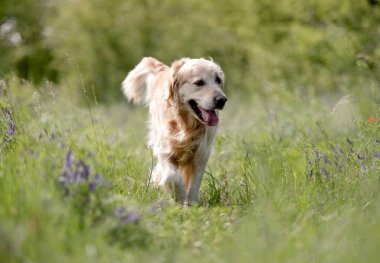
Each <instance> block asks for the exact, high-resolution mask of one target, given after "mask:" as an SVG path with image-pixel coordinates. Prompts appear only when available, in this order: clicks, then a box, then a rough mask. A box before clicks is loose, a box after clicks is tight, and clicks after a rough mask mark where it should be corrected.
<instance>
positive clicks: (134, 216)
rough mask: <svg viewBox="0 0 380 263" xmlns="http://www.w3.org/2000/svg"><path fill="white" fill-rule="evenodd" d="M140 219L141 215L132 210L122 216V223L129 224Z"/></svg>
mask: <svg viewBox="0 0 380 263" xmlns="http://www.w3.org/2000/svg"><path fill="white" fill-rule="evenodd" d="M139 219H140V215H139V214H138V213H137V212H135V211H131V212H129V213H128V214H126V215H125V216H123V217H122V218H121V223H123V224H125V225H127V224H131V223H134V222H137V221H138V220H139Z"/></svg>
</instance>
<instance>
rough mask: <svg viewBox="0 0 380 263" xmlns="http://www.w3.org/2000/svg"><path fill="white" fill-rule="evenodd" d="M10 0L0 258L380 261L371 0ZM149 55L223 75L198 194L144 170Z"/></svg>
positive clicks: (377, 53) (2, 68) (0, 103)
mask: <svg viewBox="0 0 380 263" xmlns="http://www.w3.org/2000/svg"><path fill="white" fill-rule="evenodd" d="M12 1H13V0H9V1H8V0H5V1H4V3H5V4H4V6H5V7H6V8H3V7H4V6H0V18H1V19H0V51H1V52H2V55H3V56H2V62H1V63H0V108H1V112H0V262H4V263H5V262H6V263H8V262H292V263H294V262H378V259H379V258H380V250H379V246H380V220H379V219H380V92H379V91H380V78H379V76H380V70H379V69H380V64H379V61H380V60H379V58H380V46H379V43H380V41H379V39H380V38H379V30H378V27H376V21H378V19H379V17H380V9H379V6H378V2H377V1H368V2H367V1H355V2H354V1H347V2H344V3H341V2H338V1H327V0H326V1H314V0H313V1H309V2H308V3H306V2H304V1H298V0H281V1H278V3H277V4H276V5H271V4H268V2H267V1H264V0H258V1H249V0H242V1H241V2H240V4H239V5H235V4H230V3H228V2H227V1H223V4H217V2H218V1H214V0H212V1H207V2H205V1H171V0H167V1H162V3H161V4H160V5H158V4H157V3H155V2H154V1H137V0H136V1H135V0H130V1H119V0H112V1H109V3H108V2H107V3H106V2H104V1H97V0H96V1H90V0H83V1H77V2H76V1H67V2H65V1H42V0H41V1H26V0H25V1H21V2H20V5H18V6H15V5H13V4H12ZM195 7H196V8H197V9H196V10H197V11H196V12H195V11H194V10H195ZM4 10H5V11H4ZM131 10H133V12H131ZM189 10H192V11H189ZM215 10H216V11H217V12H214V11H215ZM27 11H30V12H27ZM48 11H49V12H48ZM20 14H21V15H20ZM125 14H128V15H125ZM37 18H38V19H37ZM99 18H101V19H99ZM148 18H149V19H148ZM181 18H183V19H181ZM201 18H202V19H201ZM173 20H176V21H178V23H179V24H178V25H175V24H173ZM158 21H160V23H158ZM16 22H17V23H16ZM4 25H5V26H4ZM30 25H34V26H33V27H30ZM176 26H179V27H180V28H181V29H182V30H180V31H179V30H178V28H176ZM31 28H33V30H30V29H31ZM136 28H137V29H136ZM7 30H8V31H7ZM4 32H5V33H4ZM73 32H74V33H73ZM124 32H125V35H123V33H124ZM16 33H17V34H20V39H19V42H17V41H16V40H17V39H18V38H17V37H16V38H15V37H14V36H17V34H16ZM15 34H16V35H15ZM205 35H207V36H208V37H207V38H205V37H204V36H205ZM12 36H13V37H12ZM174 39H175V41H173V40H174ZM145 55H152V56H156V57H157V58H159V59H160V60H162V61H164V62H165V63H168V64H170V62H171V61H172V60H173V59H175V58H179V57H182V56H191V57H201V56H203V57H208V56H212V57H213V58H214V60H215V61H216V62H218V63H220V64H221V66H222V68H223V69H224V71H225V74H226V87H225V88H226V94H227V96H228V102H227V105H226V107H225V109H224V110H223V111H222V112H221V114H220V125H219V127H218V133H217V136H216V139H215V142H214V144H213V150H212V154H211V157H210V160H209V162H208V166H207V169H206V173H205V175H204V179H203V183H202V186H201V193H200V200H199V204H197V205H195V206H192V207H183V206H181V205H179V204H177V203H175V202H174V201H173V200H172V199H171V198H170V196H169V195H168V193H166V192H165V191H163V190H162V189H158V188H156V187H154V186H153V185H150V184H149V183H148V182H149V177H150V173H151V169H152V167H153V165H154V163H155V160H154V158H153V157H152V154H151V151H150V149H149V148H148V147H147V146H146V135H147V127H146V126H147V125H146V124H147V123H146V122H147V119H148V112H147V109H146V108H144V107H135V106H133V105H131V104H129V103H127V102H126V101H125V100H124V99H123V97H122V92H121V90H120V83H121V81H122V79H123V77H125V75H126V74H127V72H128V70H130V69H131V68H132V67H133V66H134V65H135V64H136V63H137V61H138V60H139V59H141V57H142V56H145Z"/></svg>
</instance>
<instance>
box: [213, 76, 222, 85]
mask: <svg viewBox="0 0 380 263" xmlns="http://www.w3.org/2000/svg"><path fill="white" fill-rule="evenodd" d="M215 82H216V83H218V84H222V79H221V78H220V77H219V76H216V77H215Z"/></svg>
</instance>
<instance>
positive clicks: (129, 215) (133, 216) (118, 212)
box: [114, 205, 141, 225]
mask: <svg viewBox="0 0 380 263" xmlns="http://www.w3.org/2000/svg"><path fill="white" fill-rule="evenodd" d="M114 216H115V217H116V218H117V219H118V220H119V223H120V225H127V224H131V223H134V222H136V221H138V220H139V219H140V217H141V216H140V214H139V213H137V212H136V211H130V212H127V210H126V209H125V207H124V206H121V205H120V206H117V207H116V209H115V211H114Z"/></svg>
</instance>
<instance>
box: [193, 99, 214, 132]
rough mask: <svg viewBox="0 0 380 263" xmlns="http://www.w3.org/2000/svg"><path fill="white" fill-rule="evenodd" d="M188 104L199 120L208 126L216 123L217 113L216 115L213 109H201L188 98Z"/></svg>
mask: <svg viewBox="0 0 380 263" xmlns="http://www.w3.org/2000/svg"><path fill="white" fill-rule="evenodd" d="M189 105H190V107H191V109H192V110H193V111H194V113H195V115H196V116H197V117H198V119H199V120H200V121H201V122H203V123H205V124H207V125H208V126H216V125H218V123H219V118H218V115H216V112H215V110H206V109H203V108H202V107H200V106H199V105H198V103H197V102H196V101H195V100H190V101H189Z"/></svg>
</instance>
